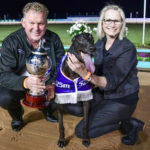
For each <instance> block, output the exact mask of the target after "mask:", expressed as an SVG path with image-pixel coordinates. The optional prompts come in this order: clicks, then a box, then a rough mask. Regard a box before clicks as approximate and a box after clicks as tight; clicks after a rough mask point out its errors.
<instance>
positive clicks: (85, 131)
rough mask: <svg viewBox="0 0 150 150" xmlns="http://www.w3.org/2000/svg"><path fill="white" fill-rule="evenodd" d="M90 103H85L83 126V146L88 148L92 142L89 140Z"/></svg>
mask: <svg viewBox="0 0 150 150" xmlns="http://www.w3.org/2000/svg"><path fill="white" fill-rule="evenodd" d="M89 105H90V103H89V101H86V102H83V111H84V116H83V120H84V124H83V139H82V144H83V145H84V146H86V147H88V146H89V145H90V140H89V138H88V116H89Z"/></svg>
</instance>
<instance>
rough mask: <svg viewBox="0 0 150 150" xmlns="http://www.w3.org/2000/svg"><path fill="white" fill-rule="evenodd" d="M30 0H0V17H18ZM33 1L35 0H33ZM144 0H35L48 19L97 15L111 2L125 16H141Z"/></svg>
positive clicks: (149, 3)
mask: <svg viewBox="0 0 150 150" xmlns="http://www.w3.org/2000/svg"><path fill="white" fill-rule="evenodd" d="M31 1H32V0H0V18H1V19H3V18H4V14H6V16H7V19H20V18H21V17H22V8H23V7H24V5H25V4H26V3H27V2H31ZM34 1H35V0H34ZM143 1H144V0H74V1H73V0H37V2H41V3H43V4H45V5H46V6H47V7H48V9H49V11H50V14H49V16H48V18H49V19H53V18H66V17H67V16H99V12H100V10H101V9H102V8H103V7H104V6H105V5H106V4H107V3H113V4H117V5H119V6H121V7H122V8H123V10H124V11H125V14H126V17H127V18H129V17H130V12H132V17H133V18H136V17H143V5H144V2H143ZM146 17H147V18H150V0H147V12H146Z"/></svg>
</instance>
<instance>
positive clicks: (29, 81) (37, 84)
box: [24, 75, 46, 92]
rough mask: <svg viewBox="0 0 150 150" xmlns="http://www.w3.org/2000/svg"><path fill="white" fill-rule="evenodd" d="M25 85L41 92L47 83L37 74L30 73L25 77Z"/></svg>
mask: <svg viewBox="0 0 150 150" xmlns="http://www.w3.org/2000/svg"><path fill="white" fill-rule="evenodd" d="M24 85H25V86H26V87H25V88H27V89H29V90H31V91H34V92H41V91H43V90H45V89H46V86H45V83H44V82H42V80H41V79H40V77H39V76H37V75H30V76H29V77H27V78H25V80H24Z"/></svg>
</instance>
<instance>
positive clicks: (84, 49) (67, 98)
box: [55, 33, 95, 147]
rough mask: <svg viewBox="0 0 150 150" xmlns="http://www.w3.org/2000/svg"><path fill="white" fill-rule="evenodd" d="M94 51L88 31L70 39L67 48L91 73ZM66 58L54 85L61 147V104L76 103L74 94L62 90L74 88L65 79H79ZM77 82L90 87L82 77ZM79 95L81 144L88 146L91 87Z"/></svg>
mask: <svg viewBox="0 0 150 150" xmlns="http://www.w3.org/2000/svg"><path fill="white" fill-rule="evenodd" d="M94 51H95V46H94V39H93V36H92V35H91V34H89V33H82V34H79V35H76V36H75V37H74V38H73V39H72V45H71V47H70V48H69V50H68V52H70V53H72V54H74V55H75V56H76V58H77V59H78V60H79V61H80V62H82V63H84V64H85V66H86V68H87V70H88V71H89V72H92V73H93V72H94V70H95V68H94V69H93V67H94V65H93V64H92V63H91V62H92V61H91V55H92V54H93V53H94ZM81 53H82V54H81ZM83 56H84V57H83ZM89 56H90V57H89ZM89 58H90V59H89ZM67 59H68V56H65V57H64V58H63V60H62V62H61V64H60V67H59V69H58V73H57V78H56V87H55V92H56V98H55V101H56V103H57V104H58V119H59V132H60V137H59V140H58V146H59V147H63V146H65V145H66V141H65V135H64V126H63V116H62V115H63V105H64V104H66V103H76V102H75V101H74V100H73V99H75V98H74V97H75V96H74V94H73V93H71V94H70V95H68V94H67V95H66V92H64V90H66V89H67V91H68V90H70V91H71V92H72V91H74V90H75V88H74V89H73V88H72V87H73V86H70V85H69V84H68V83H67V81H68V82H74V80H76V79H79V75H78V74H77V73H75V72H73V71H72V70H71V69H70V68H69V66H68V64H67ZM59 70H60V71H59ZM59 73H60V74H63V77H62V75H59ZM64 76H65V77H64ZM61 78H62V79H61ZM73 84H74V83H73ZM78 84H80V85H81V86H82V85H84V86H87V87H88V86H89V87H90V85H89V83H88V82H87V81H85V80H83V79H81V82H80V83H78ZM87 87H86V88H87ZM59 89H60V91H59ZM61 90H62V91H61ZM79 95H80V96H79ZM79 95H78V97H76V99H78V98H79V97H80V98H81V97H84V98H81V99H82V100H81V101H83V112H84V127H83V139H82V144H83V145H85V146H89V144H90V140H89V139H88V112H89V100H91V99H92V98H93V97H92V96H93V95H92V92H91V88H90V89H89V90H87V93H86V92H83V91H82V92H79ZM82 95H83V96H82ZM73 101H74V102H73Z"/></svg>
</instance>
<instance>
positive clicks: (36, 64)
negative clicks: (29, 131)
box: [23, 40, 51, 108]
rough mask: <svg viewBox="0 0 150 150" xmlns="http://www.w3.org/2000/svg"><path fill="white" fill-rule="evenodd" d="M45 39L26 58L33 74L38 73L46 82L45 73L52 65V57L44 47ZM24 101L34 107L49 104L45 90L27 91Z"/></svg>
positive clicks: (28, 67)
mask: <svg viewBox="0 0 150 150" xmlns="http://www.w3.org/2000/svg"><path fill="white" fill-rule="evenodd" d="M43 44H44V40H40V42H39V45H38V48H37V49H36V50H34V51H32V53H31V55H30V56H29V57H28V58H27V60H26V67H27V71H28V72H29V73H30V74H32V75H37V76H38V77H39V78H41V80H42V81H43V82H45V77H44V76H45V73H46V72H47V71H48V69H49V68H50V66H51V63H50V58H49V57H48V56H47V52H46V51H45V49H44V48H43ZM23 103H24V104H25V105H27V106H30V107H34V108H43V107H46V106H47V103H48V102H47V96H46V94H45V91H44V90H43V91H41V92H37V91H31V90H29V91H27V93H26V97H25V99H24V101H23Z"/></svg>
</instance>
